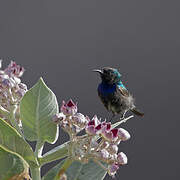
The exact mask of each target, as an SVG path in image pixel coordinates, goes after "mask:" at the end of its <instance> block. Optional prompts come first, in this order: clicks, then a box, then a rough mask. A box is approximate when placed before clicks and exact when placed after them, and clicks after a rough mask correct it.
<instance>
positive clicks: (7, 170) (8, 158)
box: [0, 145, 29, 180]
mask: <svg viewBox="0 0 180 180" xmlns="http://www.w3.org/2000/svg"><path fill="white" fill-rule="evenodd" d="M28 169H29V166H28V164H27V163H26V162H25V161H24V159H23V158H21V157H20V156H18V155H17V154H16V153H13V152H10V151H8V150H7V149H6V148H4V147H3V146H1V145H0V179H1V180H9V179H11V178H12V177H13V178H15V177H18V176H22V175H23V174H24V175H25V173H27V174H28ZM13 178H12V179H13Z"/></svg>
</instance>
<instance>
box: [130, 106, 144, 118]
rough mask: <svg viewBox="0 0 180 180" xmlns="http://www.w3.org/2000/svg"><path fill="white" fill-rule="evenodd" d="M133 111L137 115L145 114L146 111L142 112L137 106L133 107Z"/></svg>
mask: <svg viewBox="0 0 180 180" xmlns="http://www.w3.org/2000/svg"><path fill="white" fill-rule="evenodd" d="M131 111H132V112H133V113H134V114H135V115H137V116H141V117H142V116H144V113H142V112H140V111H139V110H138V109H136V108H133V109H131Z"/></svg>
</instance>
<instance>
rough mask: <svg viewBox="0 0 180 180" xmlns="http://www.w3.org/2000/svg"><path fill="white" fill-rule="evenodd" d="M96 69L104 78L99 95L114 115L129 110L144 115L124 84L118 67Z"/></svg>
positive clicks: (99, 88)
mask: <svg viewBox="0 0 180 180" xmlns="http://www.w3.org/2000/svg"><path fill="white" fill-rule="evenodd" d="M95 71H96V72H99V73H100V75H101V79H102V82H101V83H100V84H99V86H98V95H99V97H100V99H101V101H102V103H103V104H104V106H105V107H106V109H107V110H108V111H110V112H112V113H113V115H116V114H120V116H121V117H124V115H125V113H126V112H127V111H128V110H131V111H132V112H133V113H135V114H136V115H139V116H143V115H144V114H143V113H141V112H139V111H138V110H137V109H136V107H135V105H134V99H133V97H132V96H131V95H130V93H129V92H128V90H127V89H126V87H125V86H124V85H123V83H122V81H121V79H120V78H121V74H120V73H119V72H118V70H117V69H114V68H109V67H106V68H103V69H102V70H95Z"/></svg>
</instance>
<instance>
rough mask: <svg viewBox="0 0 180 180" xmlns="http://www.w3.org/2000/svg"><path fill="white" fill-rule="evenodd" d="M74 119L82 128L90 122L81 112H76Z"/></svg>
mask: <svg viewBox="0 0 180 180" xmlns="http://www.w3.org/2000/svg"><path fill="white" fill-rule="evenodd" d="M72 121H73V123H74V124H75V125H77V126H79V127H80V128H84V127H85V126H86V124H87V123H88V119H87V118H86V117H85V116H84V115H83V114H81V113H76V114H75V115H73V116H72Z"/></svg>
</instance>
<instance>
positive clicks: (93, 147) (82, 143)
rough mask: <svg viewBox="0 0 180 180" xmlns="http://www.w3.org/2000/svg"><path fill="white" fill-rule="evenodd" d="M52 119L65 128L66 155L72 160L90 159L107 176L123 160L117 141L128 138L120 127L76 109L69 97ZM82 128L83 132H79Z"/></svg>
mask: <svg viewBox="0 0 180 180" xmlns="http://www.w3.org/2000/svg"><path fill="white" fill-rule="evenodd" d="M53 121H54V122H55V123H57V124H60V126H61V127H62V128H63V129H64V130H65V131H66V132H68V134H69V136H70V142H71V151H70V156H72V158H74V159H75V160H79V161H81V162H83V163H87V162H88V161H89V159H93V160H94V161H95V162H96V163H98V164H99V165H100V166H101V167H102V168H104V169H105V170H106V171H107V172H108V174H109V175H110V176H114V175H115V174H116V171H117V170H118V169H119V166H120V165H124V164H127V157H126V155H125V154H124V153H123V152H118V145H119V143H120V142H121V141H126V140H128V139H129V138H130V134H129V133H128V132H127V131H126V130H125V129H123V128H113V127H112V125H111V123H110V122H107V121H101V119H98V117H97V116H96V115H95V116H94V117H93V118H92V119H90V118H89V117H88V116H84V115H83V114H81V113H79V112H78V110H77V104H75V103H74V102H73V101H72V100H70V101H69V102H67V103H65V102H64V101H63V103H62V106H61V112H60V113H59V114H56V115H55V116H54V117H53ZM82 130H84V131H85V132H86V134H85V135H81V136H80V135H79V134H78V133H79V132H80V131H82Z"/></svg>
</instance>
